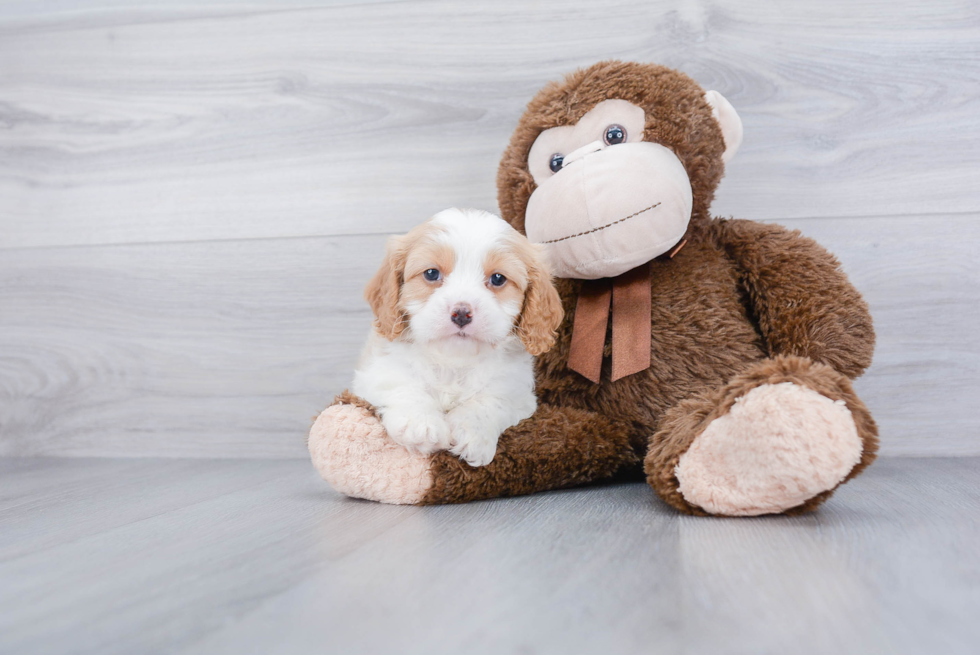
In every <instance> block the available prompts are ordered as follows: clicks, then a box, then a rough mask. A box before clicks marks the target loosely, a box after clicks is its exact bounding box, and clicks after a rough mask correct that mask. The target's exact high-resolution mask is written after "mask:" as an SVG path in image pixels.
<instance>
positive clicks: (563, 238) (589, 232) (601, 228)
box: [541, 202, 660, 243]
mask: <svg viewBox="0 0 980 655" xmlns="http://www.w3.org/2000/svg"><path fill="white" fill-rule="evenodd" d="M659 205H660V203H659V202H656V203H654V204H652V205H650V206H649V207H647V208H646V209H641V210H640V211H638V212H634V213H632V214H630V215H629V216H625V217H623V218H620V219H619V220H616V221H613V222H612V223H606V224H605V225H600V226H599V227H594V228H592V229H591V230H586V231H585V232H579V233H578V234H569V235H568V236H567V237H561V238H560V239H550V240H548V241H542V242H541V243H558V242H559V241H566V240H568V239H574V238H575V237H584V236H587V235H589V234H595V233H596V232H599V231H600V230H605V229H606V228H607V227H612V226H613V225H619V224H620V223H622V222H624V221H628V220H629V219H631V218H634V217H636V216H639V215H640V214H642V213H643V212H648V211H650V210H651V209H653V208H655V207H657V206H659Z"/></svg>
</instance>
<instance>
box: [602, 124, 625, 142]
mask: <svg viewBox="0 0 980 655" xmlns="http://www.w3.org/2000/svg"><path fill="white" fill-rule="evenodd" d="M602 140H603V141H605V142H606V145H607V146H614V145H616V144H617V143H623V142H624V141H626V128H625V127H623V126H622V125H616V124H613V125H610V126H609V127H607V128H606V133H605V134H603V135H602Z"/></svg>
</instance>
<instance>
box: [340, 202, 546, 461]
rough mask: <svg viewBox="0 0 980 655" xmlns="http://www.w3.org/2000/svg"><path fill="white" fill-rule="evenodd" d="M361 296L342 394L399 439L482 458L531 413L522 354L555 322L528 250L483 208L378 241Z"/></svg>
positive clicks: (540, 271)
mask: <svg viewBox="0 0 980 655" xmlns="http://www.w3.org/2000/svg"><path fill="white" fill-rule="evenodd" d="M364 297H365V298H366V299H367V301H368V303H369V304H370V305H371V309H372V310H374V315H375V321H374V329H373V330H372V332H371V335H370V337H369V338H368V342H367V345H366V346H365V348H364V352H363V354H362V356H361V361H360V363H359V365H358V368H357V370H356V371H355V373H354V383H353V385H352V390H353V392H354V393H355V394H357V395H359V396H360V397H362V398H364V399H365V400H367V401H368V402H370V403H371V404H373V405H374V406H375V407H377V408H378V410H379V414H380V415H381V422H382V423H383V424H384V427H385V429H386V430H387V431H388V435H389V436H390V437H391V438H392V439H393V440H394V441H396V442H398V443H400V444H401V445H403V446H405V447H406V448H409V449H412V450H417V451H419V452H422V453H431V452H435V451H437V450H446V449H448V450H451V451H452V452H453V453H454V454H455V455H457V456H459V457H461V458H462V459H463V460H465V461H466V462H467V463H468V464H470V465H472V466H484V465H486V464H489V463H490V461H491V460H492V459H493V457H494V454H495V453H496V450H497V439H498V437H499V436H500V434H501V433H502V432H503V431H504V430H506V429H507V428H509V427H510V426H512V425H516V424H517V423H519V422H520V421H521V420H523V419H525V418H527V417H529V416H530V415H531V414H533V413H534V410H535V408H536V407H537V400H536V398H535V395H534V372H533V360H532V357H531V356H532V355H538V354H540V353H543V352H545V351H547V350H548V349H549V348H551V346H552V345H553V344H554V340H555V330H556V329H557V328H558V325H559V324H560V323H561V319H562V307H561V300H560V299H559V297H558V293H557V292H556V291H555V288H554V286H553V285H552V283H551V275H550V273H549V270H548V268H547V266H546V264H545V262H544V261H543V259H542V255H541V253H540V252H539V249H538V247H537V246H534V245H532V244H531V243H530V242H528V240H527V239H526V238H525V237H524V236H522V235H521V234H520V233H519V232H517V231H516V230H515V229H514V228H512V227H511V226H510V225H508V224H507V223H506V222H504V221H503V220H502V219H501V218H499V217H497V216H494V215H493V214H489V213H487V212H483V211H479V210H475V209H447V210H445V211H443V212H440V213H439V214H436V215H435V216H434V217H432V218H431V219H429V220H428V221H426V222H425V223H423V224H422V225H419V226H418V227H416V228H415V229H413V230H412V231H411V232H409V233H408V234H406V235H404V236H396V237H392V238H391V239H389V241H388V243H387V246H386V252H385V257H384V261H383V263H382V264H381V269H380V270H379V271H378V272H377V274H376V275H375V276H374V278H373V279H372V280H371V281H370V283H368V286H367V289H366V290H365V292H364Z"/></svg>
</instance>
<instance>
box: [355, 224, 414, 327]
mask: <svg viewBox="0 0 980 655" xmlns="http://www.w3.org/2000/svg"><path fill="white" fill-rule="evenodd" d="M407 258H408V245H407V243H406V239H405V237H404V236H393V237H391V238H389V239H388V242H387V243H386V244H385V257H384V260H383V261H382V262H381V268H379V269H378V272H377V273H375V274H374V277H373V278H371V281H370V282H368V284H367V287H365V288H364V299H365V300H367V301H368V304H369V305H371V310H372V311H373V312H374V327H375V329H377V330H378V332H379V333H380V334H381V336H383V337H384V338H386V339H388V340H389V341H392V340H394V339H395V337H397V336H398V335H399V334H401V333H402V331H404V330H405V327H406V325H407V323H408V317H406V316H405V315H404V313H403V312H402V310H401V308H400V307H399V304H400V303H399V300H400V299H401V288H402V283H404V281H405V260H406V259H407Z"/></svg>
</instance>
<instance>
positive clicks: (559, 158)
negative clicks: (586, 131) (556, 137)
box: [548, 152, 565, 173]
mask: <svg viewBox="0 0 980 655" xmlns="http://www.w3.org/2000/svg"><path fill="white" fill-rule="evenodd" d="M563 161H565V155H563V154H561V153H560V152H556V153H555V154H553V155H551V161H550V162H549V163H548V166H550V167H551V172H552V173H557V172H558V171H560V170H561V164H562V162H563Z"/></svg>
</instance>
